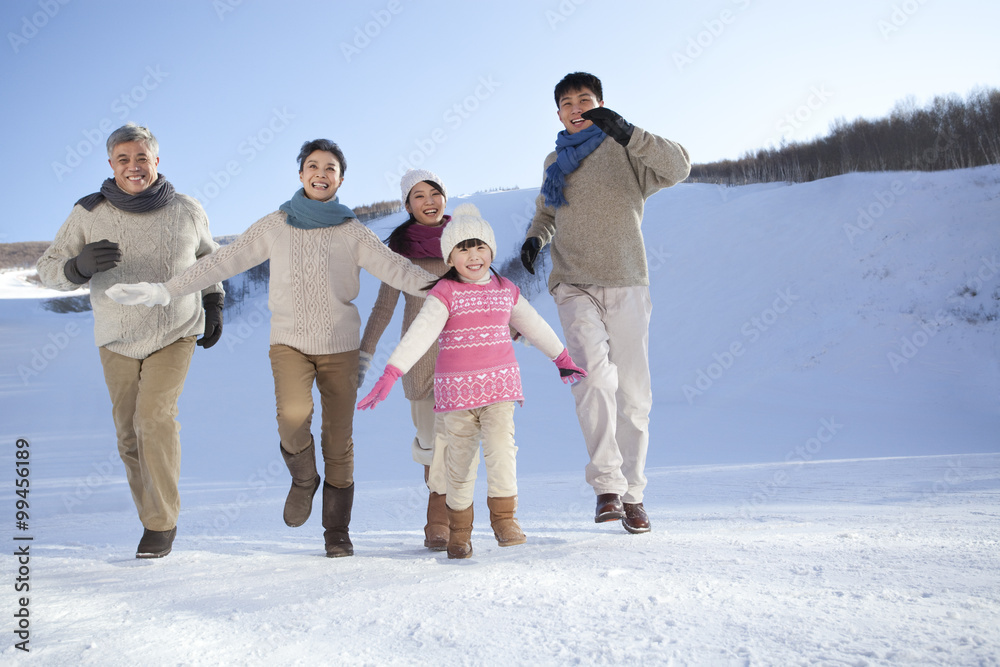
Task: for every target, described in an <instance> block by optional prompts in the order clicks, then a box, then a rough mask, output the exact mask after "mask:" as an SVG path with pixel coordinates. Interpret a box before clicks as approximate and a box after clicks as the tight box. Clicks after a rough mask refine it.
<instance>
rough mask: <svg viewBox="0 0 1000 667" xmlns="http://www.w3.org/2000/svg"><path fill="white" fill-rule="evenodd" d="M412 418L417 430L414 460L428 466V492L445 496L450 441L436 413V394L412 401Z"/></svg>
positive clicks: (414, 440)
mask: <svg viewBox="0 0 1000 667" xmlns="http://www.w3.org/2000/svg"><path fill="white" fill-rule="evenodd" d="M410 416H411V417H412V418H413V426H414V427H415V428H416V429H417V433H416V435H415V436H414V437H413V444H412V446H411V450H412V453H413V460H414V461H416V462H417V463H419V464H420V465H423V466H427V467H428V472H427V480H426V482H427V490H428V491H430V492H432V493H440V494H442V495H443V494H444V493H445V492H446V491H447V487H448V476H447V472H446V467H445V460H444V457H445V451H446V449H447V445H448V440H447V438H445V437H443V436H442V434H441V428H442V427H441V424H440V421H441V418H440V417H439V416H438V415H437V413H435V412H434V394H433V393H432V394H431V395H430V396H427V397H426V398H422V399H420V400H419V401H410Z"/></svg>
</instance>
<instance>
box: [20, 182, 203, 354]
mask: <svg viewBox="0 0 1000 667" xmlns="http://www.w3.org/2000/svg"><path fill="white" fill-rule="evenodd" d="M102 239H108V240H110V241H115V242H116V243H118V244H119V245H120V246H121V250H122V261H121V263H120V264H118V266H116V267H115V268H113V269H110V270H108V271H103V272H101V273H97V274H95V275H94V276H93V277H92V278H91V279H90V303H91V305H92V307H93V309H94V342H95V343H97V346H98V347H107V348H108V349H109V350H111V351H112V352H115V353H117V354H122V355H125V356H127V357H132V358H133V359H145V358H146V357H148V356H149V355H151V354H152V353H153V352H156V351H157V350H160V349H162V348H164V347H166V346H167V345H170V344H171V343H173V342H175V341H177V340H179V339H180V338H184V337H186V336H198V335H201V334H202V333H204V331H205V310H204V308H203V307H202V304H201V297H202V294H208V293H212V292H222V285H221V284H219V283H218V281H214V280H213V281H210V282H207V283H205V285H204V286H203V287H202V290H201V291H202V294H191V295H190V296H187V297H185V298H182V299H177V300H176V301H172V302H171V303H170V304H169V305H167V306H156V307H154V308H135V307H133V306H122V305H120V304H117V303H115V302H114V301H112V300H111V299H110V298H108V297H107V295H105V293H104V291H105V290H106V289H107V288H109V287H111V286H112V285H114V284H115V283H137V282H152V283H157V282H164V281H166V280H167V279H169V278H170V277H171V276H173V275H175V274H177V273H180V272H181V271H183V270H184V269H186V268H188V267H189V266H191V265H192V264H194V263H195V261H197V259H198V258H199V257H204V256H206V255H210V254H211V253H212V252H213V251H214V250H215V249H216V248H218V247H219V246H218V244H217V243H216V242H215V241H213V240H212V234H211V232H210V231H209V228H208V218H207V217H206V216H205V211H204V210H203V209H202V207H201V205H200V204H199V203H198V202H197V201H196V200H195V199H193V198H192V197H188V196H187V195H182V194H177V195H176V196H175V197H174V200H173V201H172V202H171V203H170V204H167V205H166V206H164V207H163V208H160V209H157V210H155V211H150V212H148V213H129V212H127V211H122V210H121V209H118V208H115V207H114V206H112V205H111V204H110V203H108V202H107V201H104V202H102V203H100V204H98V205H97V206H96V207H95V208H94V210H93V211H87V210H86V209H85V208H83V207H82V206H74V207H73V210H72V211H71V212H70V214H69V217H68V218H67V219H66V222H65V223H63V226H62V227H61V228H60V229H59V232H58V233H57V234H56V238H55V241H53V243H52V245H51V246H49V248H48V250H46V251H45V254H43V255H42V258H41V259H39V260H38V276H39V277H40V278H41V280H42V282H43V283H44V284H45V286H46V287H49V288H51V289H56V290H61V291H72V290H75V289H79V287H80V285H77V284H75V283H72V282H70V281H69V280H68V279H67V278H66V275H65V273H63V267H64V266H65V265H66V262H67V261H69V260H70V259H72V258H73V257H76V256H77V255H79V254H80V251H82V250H83V246H84V245H86V244H88V243H92V242H94V241H100V240H102ZM193 291H198V290H193Z"/></svg>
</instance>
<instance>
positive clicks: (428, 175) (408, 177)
mask: <svg viewBox="0 0 1000 667" xmlns="http://www.w3.org/2000/svg"><path fill="white" fill-rule="evenodd" d="M422 181H430V182H431V183H434V184H435V185H437V186H438V188H440V190H441V194H443V195H444V198H445V201H447V200H448V191H447V190H446V189H445V187H444V183H442V182H441V179H440V178H438V175H437V174H435V173H434V172H433V171H427V170H426V169H410V170H408V171H407V172H406V173H405V174H403V178H402V180H400V182H399V189H400V191H401V192H402V194H403V204H404V205H405V204H406V200H407V199H408V198H409V196H410V190H412V189H413V186H414V185H416V184H417V183H420V182H422Z"/></svg>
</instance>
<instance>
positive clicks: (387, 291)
mask: <svg viewBox="0 0 1000 667" xmlns="http://www.w3.org/2000/svg"><path fill="white" fill-rule="evenodd" d="M410 261H411V262H413V263H414V264H416V265H417V266H419V267H420V268H422V269H424V270H426V271H429V272H431V273H433V274H435V275H438V276H443V275H444V274H445V273H447V271H448V265H447V264H445V263H444V260H443V259H440V258H433V257H418V258H415V259H411V260H410ZM424 294H426V292H424ZM398 302H399V290H398V289H396V288H395V287H393V286H392V285H387V284H386V283H382V287H381V288H379V291H378V298H376V299H375V305H374V306H372V312H371V315H369V316H368V322H367V323H366V324H365V334H364V336H362V337H361V351H362V352H367V353H368V354H371V355H373V356H374V354H375V348H376V347H377V346H378V342H379V340H380V339H381V338H382V334H383V333H385V328H386V327H387V326H389V322H390V321H391V320H392V315H393V312H395V310H396V304H397V303H398ZM423 305H424V299H423V298H421V297H416V296H411V295H409V294H407V295H406V297H405V305H404V306H403V329H402V331H401V332H400V336H402V335H403V334H405V333H406V330H407V329H409V328H410V325H411V324H412V323H413V318H415V317H416V316H417V313H419V312H420V308H421V307H422V306H423ZM437 353H438V346H437V342H436V341H435V342H434V343H432V344H431V346H430V347H429V348H428V349H427V352H426V354H424V355H423V356H422V357H420V359H419V360H418V361H417V362H416V363H415V364H414V365H413V367H412V368H410V370H409V371H407V373H406V375H404V376H403V393H404V394H405V395H406V398H407V399H409V400H411V401H419V400H422V399H425V398H427V397H428V396H430V395H431V393H432V392H433V391H434V361H435V360H436V359H437Z"/></svg>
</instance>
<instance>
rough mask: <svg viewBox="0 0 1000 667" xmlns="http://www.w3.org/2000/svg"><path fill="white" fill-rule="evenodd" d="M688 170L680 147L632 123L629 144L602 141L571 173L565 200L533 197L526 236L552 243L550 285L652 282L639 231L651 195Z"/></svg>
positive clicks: (549, 160) (548, 160) (550, 157)
mask: <svg viewBox="0 0 1000 667" xmlns="http://www.w3.org/2000/svg"><path fill="white" fill-rule="evenodd" d="M555 160H556V152H555V151H553V152H552V153H550V154H549V155H548V157H546V158H545V169H548V167H549V165H550V164H552V163H553V162H555ZM690 171H691V160H690V158H689V157H688V153H687V151H686V150H685V149H684V147H683V146H681V145H680V144H677V143H674V142H672V141H668V140H667V139H663V138H661V137H658V136H656V135H655V134H651V133H649V132H646V131H645V130H643V129H642V128H639V127H637V128H635V130H634V131H633V133H632V139H631V140H630V141H629V144H628V148H627V149H626V148H624V147H622V146H621V145H620V144H618V142H616V141H615V140H614V139H612V138H610V137H607V138H605V140H604V141H603V142H602V143H601V145H600V146H598V147H597V148H596V149H595V150H594V152H593V153H591V154H590V155H588V156H587V157H586V158H584V159H583V162H581V163H580V166H579V167H578V168H577V169H576V171H574V172H573V173H571V174H569V175H568V176H567V177H566V186H565V188H564V189H563V194H564V195H565V196H566V201H567V202H569V203H568V204H567V205H564V206H560V207H559V208H552V207H550V206H546V205H545V197H544V195H542V194H539V195H538V198H537V199H536V200H535V217H534V219H533V220H532V222H531V227H530V228H529V229H528V233H527V237H529V238H530V237H532V236H535V237H538V239H539V240H540V241H541V242H542V245H545V244H548V243H550V244H551V245H552V248H551V257H552V272H551V274H550V275H549V290H550V291H551V290H552V289H554V288H555V286H556V285H558V284H559V283H569V284H575V285H600V286H602V287H628V286H634V285H648V284H649V272H648V270H647V267H646V248H645V245H644V243H643V238H642V230H641V229H640V227H641V225H642V214H643V208H644V206H645V202H646V199H647V198H648V197H649V196H650V195H652V194H653V193H654V192H656V191H658V190H660V189H662V188H667V187H670V186H672V185H674V184H676V183H679V182H680V181H683V180H684V179H685V178H687V176H688V173H690ZM543 174H544V172H543ZM543 178H544V176H543Z"/></svg>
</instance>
